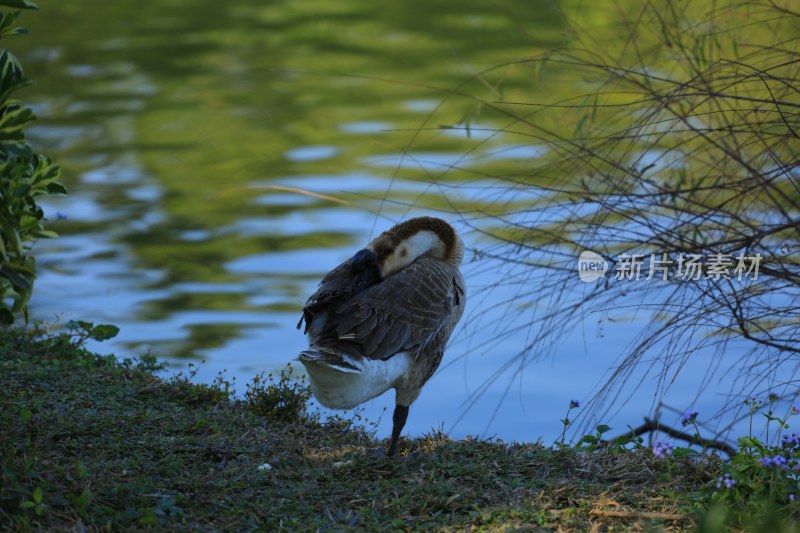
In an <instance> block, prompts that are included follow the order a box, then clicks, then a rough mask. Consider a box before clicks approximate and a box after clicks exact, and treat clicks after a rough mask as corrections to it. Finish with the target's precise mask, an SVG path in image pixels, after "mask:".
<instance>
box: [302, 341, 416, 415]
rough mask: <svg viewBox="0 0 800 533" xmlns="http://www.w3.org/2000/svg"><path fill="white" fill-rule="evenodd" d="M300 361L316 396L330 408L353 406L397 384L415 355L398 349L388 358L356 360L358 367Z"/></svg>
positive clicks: (355, 364) (355, 363) (354, 363)
mask: <svg viewBox="0 0 800 533" xmlns="http://www.w3.org/2000/svg"><path fill="white" fill-rule="evenodd" d="M300 361H301V362H302V363H303V364H304V365H305V367H306V370H307V371H308V376H309V378H310V380H311V391H312V392H313V393H314V397H315V398H316V399H317V401H319V403H321V404H322V405H324V406H325V407H328V408H330V409H352V408H353V407H355V406H357V405H359V404H362V403H364V402H366V401H367V400H371V399H372V398H375V397H376V396H379V395H381V394H383V393H384V392H386V391H387V390H389V389H391V388H392V387H394V386H395V385H396V384H397V382H398V381H399V380H400V379H401V378H402V377H403V376H405V375H406V373H407V372H408V369H409V367H410V366H411V357H410V356H409V355H408V354H406V353H398V354H397V355H395V356H393V357H390V358H389V359H387V360H386V361H381V360H372V359H362V360H360V361H352V365H353V366H355V367H357V368H358V370H353V369H349V368H347V369H345V368H340V367H337V366H331V365H328V364H326V363H325V362H324V361H306V360H304V359H303V358H301V359H300Z"/></svg>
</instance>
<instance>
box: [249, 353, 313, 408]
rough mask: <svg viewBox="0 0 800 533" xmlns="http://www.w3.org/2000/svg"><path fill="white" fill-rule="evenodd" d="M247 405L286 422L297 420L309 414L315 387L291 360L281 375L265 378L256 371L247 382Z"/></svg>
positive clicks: (270, 375) (271, 375)
mask: <svg viewBox="0 0 800 533" xmlns="http://www.w3.org/2000/svg"><path fill="white" fill-rule="evenodd" d="M244 399H245V404H246V405H247V408H248V409H249V410H250V411H252V412H254V413H257V414H259V415H262V416H266V417H268V418H272V419H275V420H281V421H284V422H296V421H297V420H300V419H302V418H303V416H304V415H305V414H306V410H307V404H308V401H309V400H310V399H311V387H310V386H309V385H308V383H306V379H305V377H304V376H300V377H297V376H295V375H294V368H293V367H292V364H291V363H287V365H286V368H285V369H283V370H281V373H280V377H278V378H277V379H276V378H275V376H274V375H273V374H269V375H268V376H267V377H266V378H264V374H263V373H261V374H256V375H255V376H254V377H253V381H252V382H250V383H248V384H247V391H245V393H244Z"/></svg>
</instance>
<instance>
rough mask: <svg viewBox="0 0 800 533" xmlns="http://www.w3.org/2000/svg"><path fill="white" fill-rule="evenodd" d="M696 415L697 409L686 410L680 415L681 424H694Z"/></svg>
mask: <svg viewBox="0 0 800 533" xmlns="http://www.w3.org/2000/svg"><path fill="white" fill-rule="evenodd" d="M697 415H698V413H697V411H687V412H686V414H684V415H683V416H682V417H681V425H682V426H688V425H689V424H694V421H695V420H697Z"/></svg>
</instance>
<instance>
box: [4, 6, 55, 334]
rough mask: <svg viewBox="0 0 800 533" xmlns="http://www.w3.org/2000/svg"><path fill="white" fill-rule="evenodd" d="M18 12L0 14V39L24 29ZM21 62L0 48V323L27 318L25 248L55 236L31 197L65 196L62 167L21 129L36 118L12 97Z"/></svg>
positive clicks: (31, 276) (29, 276)
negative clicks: (39, 152)
mask: <svg viewBox="0 0 800 533" xmlns="http://www.w3.org/2000/svg"><path fill="white" fill-rule="evenodd" d="M0 6H6V7H11V8H15V9H37V6H36V4H33V3H32V2H29V1H27V0H0ZM18 18H19V12H11V13H0V39H2V38H6V37H9V36H14V35H22V34H25V33H27V30H26V29H25V28H21V27H18V26H16V22H17V19H18ZM30 83H31V82H30V80H28V79H26V78H25V76H24V75H23V72H22V66H21V65H20V64H19V61H17V58H16V57H14V55H13V54H11V53H10V52H9V51H8V50H6V49H3V50H2V51H0V324H4V325H8V324H11V323H12V322H13V321H14V318H15V315H17V314H21V315H22V316H23V317H24V318H25V320H27V318H28V311H27V307H28V301H29V300H30V298H31V294H32V292H33V282H34V280H35V279H36V261H35V260H34V257H33V255H31V253H30V250H31V247H32V246H33V243H34V242H35V241H36V239H39V238H46V237H57V234H56V233H54V232H53V231H50V230H47V229H45V226H44V221H45V217H44V212H43V211H42V208H41V207H40V206H39V205H38V204H37V203H36V198H37V197H40V196H45V195H49V194H66V192H67V190H66V188H65V187H64V186H63V185H62V184H61V183H60V182H59V181H58V179H59V177H60V173H61V169H60V168H59V167H58V165H56V164H54V163H53V161H52V160H51V159H50V158H49V157H47V156H45V155H42V154H37V153H36V152H34V150H33V148H31V146H30V145H29V144H28V142H27V141H26V139H25V134H24V132H23V130H24V128H25V127H26V126H28V125H29V124H30V123H31V122H32V121H33V120H34V119H35V118H36V117H35V115H34V113H33V111H32V110H31V109H30V108H29V107H25V106H24V105H22V104H21V103H20V102H19V101H18V100H15V99H12V98H11V95H12V94H13V93H14V92H16V91H17V90H19V89H21V88H22V87H25V86H27V85H30Z"/></svg>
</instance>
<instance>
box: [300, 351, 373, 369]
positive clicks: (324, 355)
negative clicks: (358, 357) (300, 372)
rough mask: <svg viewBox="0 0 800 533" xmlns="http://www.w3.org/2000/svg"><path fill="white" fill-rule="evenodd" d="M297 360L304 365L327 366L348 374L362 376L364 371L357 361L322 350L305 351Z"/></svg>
mask: <svg viewBox="0 0 800 533" xmlns="http://www.w3.org/2000/svg"><path fill="white" fill-rule="evenodd" d="M297 359H298V360H299V361H300V362H301V363H303V364H304V365H308V364H312V365H319V366H325V367H328V368H330V369H332V370H337V371H339V372H344V373H346V374H360V373H361V371H362V369H361V367H359V366H358V364H357V363H356V361H354V360H353V359H351V358H350V357H348V356H347V355H344V354H340V353H336V352H331V351H328V350H325V349H322V348H309V349H308V350H303V351H302V352H300V355H299V356H298V357H297Z"/></svg>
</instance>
